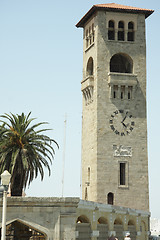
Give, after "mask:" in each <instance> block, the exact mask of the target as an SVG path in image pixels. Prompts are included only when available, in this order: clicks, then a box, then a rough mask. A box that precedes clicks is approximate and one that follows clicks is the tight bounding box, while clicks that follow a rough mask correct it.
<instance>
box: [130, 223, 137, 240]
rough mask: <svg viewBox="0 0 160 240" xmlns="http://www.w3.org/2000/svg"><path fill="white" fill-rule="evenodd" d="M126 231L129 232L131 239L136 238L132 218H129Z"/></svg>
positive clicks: (134, 239)
mask: <svg viewBox="0 0 160 240" xmlns="http://www.w3.org/2000/svg"><path fill="white" fill-rule="evenodd" d="M128 232H129V233H130V237H131V239H132V240H136V235H137V231H136V226H135V223H134V222H133V221H132V220H129V222H128Z"/></svg>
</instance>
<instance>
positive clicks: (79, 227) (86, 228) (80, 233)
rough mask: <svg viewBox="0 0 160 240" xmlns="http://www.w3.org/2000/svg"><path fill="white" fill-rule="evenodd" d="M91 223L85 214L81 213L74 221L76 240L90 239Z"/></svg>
mask: <svg viewBox="0 0 160 240" xmlns="http://www.w3.org/2000/svg"><path fill="white" fill-rule="evenodd" d="M91 232H92V231H91V224H90V221H89V219H88V218H87V217H86V216H85V215H81V216H79V217H78V218H77V221H76V234H77V237H76V239H77V240H82V239H88V240H90V239H91Z"/></svg>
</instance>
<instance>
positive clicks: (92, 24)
mask: <svg viewBox="0 0 160 240" xmlns="http://www.w3.org/2000/svg"><path fill="white" fill-rule="evenodd" d="M92 42H94V23H93V24H92Z"/></svg>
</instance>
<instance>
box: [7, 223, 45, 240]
mask: <svg viewBox="0 0 160 240" xmlns="http://www.w3.org/2000/svg"><path fill="white" fill-rule="evenodd" d="M22 239H24V240H31V239H32V240H46V236H45V234H44V233H42V232H40V231H38V230H37V229H34V228H32V227H30V226H27V225H25V224H23V223H21V222H20V221H17V220H16V221H14V222H12V223H10V224H8V225H7V226H6V240H22Z"/></svg>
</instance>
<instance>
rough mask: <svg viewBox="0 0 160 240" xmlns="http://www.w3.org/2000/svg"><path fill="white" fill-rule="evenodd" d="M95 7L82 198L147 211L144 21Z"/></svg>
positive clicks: (132, 13)
mask: <svg viewBox="0 0 160 240" xmlns="http://www.w3.org/2000/svg"><path fill="white" fill-rule="evenodd" d="M152 12H153V11H152V10H148V9H140V8H135V7H128V6H123V5H119V4H114V3H112V4H99V5H94V6H93V7H92V8H91V9H90V10H89V11H88V12H87V13H86V14H85V15H84V17H83V18H82V19H81V20H80V21H79V22H78V23H77V25H76V26H77V27H81V28H83V80H82V82H81V90H82V93H83V115H82V198H83V199H85V200H89V201H95V202H101V203H108V204H114V205H117V206H124V207H130V208H135V209H141V210H145V211H148V210H149V190H148V154H147V118H146V39H145V19H146V18H147V17H148V16H149V15H150V14H152Z"/></svg>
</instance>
